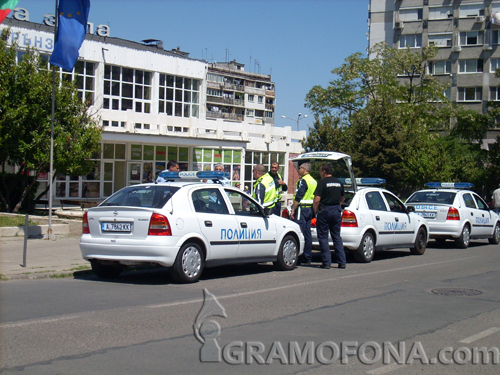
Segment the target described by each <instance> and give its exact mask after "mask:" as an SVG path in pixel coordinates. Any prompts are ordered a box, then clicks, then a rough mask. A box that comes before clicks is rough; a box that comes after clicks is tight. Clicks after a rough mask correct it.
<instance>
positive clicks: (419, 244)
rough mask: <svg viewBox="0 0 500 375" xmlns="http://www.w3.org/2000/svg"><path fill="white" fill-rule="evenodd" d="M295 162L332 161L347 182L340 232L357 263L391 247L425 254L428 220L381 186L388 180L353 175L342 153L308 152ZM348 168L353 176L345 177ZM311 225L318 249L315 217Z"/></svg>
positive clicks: (346, 158)
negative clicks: (405, 248)
mask: <svg viewBox="0 0 500 375" xmlns="http://www.w3.org/2000/svg"><path fill="white" fill-rule="evenodd" d="M292 161H294V163H297V164H296V167H298V165H299V164H300V163H302V162H306V161H307V162H309V163H311V162H318V161H319V162H321V163H324V162H329V163H332V166H333V170H334V173H336V174H337V176H335V177H337V178H339V179H340V180H341V181H342V182H343V183H344V190H345V200H344V203H343V205H342V208H343V212H342V222H341V229H340V235H341V237H342V242H343V244H344V249H345V250H346V253H347V250H350V251H351V252H352V254H353V256H354V258H355V259H356V260H357V261H358V262H362V263H369V262H371V261H372V259H373V256H374V254H375V251H377V250H383V249H391V248H404V247H409V248H410V252H411V253H412V254H415V255H422V254H424V252H425V250H426V248H427V241H428V239H429V228H428V226H427V221H426V220H425V219H424V218H423V217H421V216H419V215H417V214H415V212H414V211H415V209H414V208H413V207H406V206H405V204H404V203H403V202H402V201H401V200H400V199H399V198H397V197H396V196H395V195H394V194H393V193H391V192H390V191H388V190H385V189H382V188H380V187H378V186H380V185H382V184H383V183H385V180H383V179H380V178H354V172H353V170H352V164H351V158H350V156H349V155H346V154H342V153H337V152H315V153H306V154H302V155H300V156H298V157H295V158H293V159H292ZM343 166H344V168H343V169H344V170H343V171H342V167H343ZM346 170H347V173H348V175H349V176H350V177H347V178H346V177H343V176H345V173H346V172H345V171H346ZM311 224H312V225H311V227H312V228H311V232H312V240H313V247H315V248H318V247H319V242H318V237H317V232H316V227H315V219H313V220H312V223H311ZM330 246H333V243H332V241H331V237H330Z"/></svg>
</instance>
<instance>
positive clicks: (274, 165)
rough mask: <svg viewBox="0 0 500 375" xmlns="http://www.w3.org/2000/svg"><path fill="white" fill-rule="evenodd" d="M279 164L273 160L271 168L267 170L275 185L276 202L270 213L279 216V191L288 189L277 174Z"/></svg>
mask: <svg viewBox="0 0 500 375" xmlns="http://www.w3.org/2000/svg"><path fill="white" fill-rule="evenodd" d="M279 167H280V165H279V164H278V162H277V161H273V162H272V163H271V170H270V171H269V172H268V173H269V175H270V176H271V177H272V178H273V179H274V186H275V187H276V204H275V205H274V208H273V210H272V213H273V214H275V215H277V216H281V193H282V192H286V191H287V190H288V186H287V184H286V183H285V181H283V179H282V178H281V175H280V174H279V172H278V170H279Z"/></svg>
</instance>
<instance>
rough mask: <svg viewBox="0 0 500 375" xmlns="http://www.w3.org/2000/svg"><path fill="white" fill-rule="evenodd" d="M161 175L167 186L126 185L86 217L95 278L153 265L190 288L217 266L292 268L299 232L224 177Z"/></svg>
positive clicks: (85, 248) (300, 244)
mask: <svg viewBox="0 0 500 375" xmlns="http://www.w3.org/2000/svg"><path fill="white" fill-rule="evenodd" d="M160 175H161V177H163V178H164V179H165V180H166V181H165V182H162V183H147V184H138V185H132V186H128V187H125V188H123V189H121V190H119V191H117V192H116V193H114V194H113V195H111V196H110V197H109V198H107V199H106V200H105V201H103V202H102V203H101V204H100V205H99V206H97V207H94V208H91V209H89V210H88V211H87V212H86V213H85V215H84V217H83V224H82V228H83V231H82V236H81V239H80V250H81V252H82V256H83V258H84V259H86V260H88V261H90V263H91V266H92V270H93V271H94V273H95V274H96V275H97V276H99V277H102V278H111V277H117V276H118V275H119V274H120V273H121V272H122V271H123V270H124V269H125V268H126V267H128V266H137V265H144V264H156V265H160V266H163V267H167V268H169V269H170V271H171V274H172V276H173V278H174V279H175V280H177V281H179V282H185V283H190V282H196V281H197V280H198V279H199V278H200V276H201V274H202V272H203V269H204V268H205V267H213V266H218V265H223V264H235V263H261V262H273V263H274V265H275V268H276V269H278V270H292V269H294V268H295V266H296V264H297V260H298V257H299V255H300V254H301V253H302V251H303V248H304V237H303V235H302V233H301V232H300V227H299V226H298V225H297V224H295V223H293V222H291V221H290V220H286V219H283V218H281V217H278V216H276V215H269V212H268V210H267V209H264V208H263V207H262V206H260V205H259V204H258V203H257V202H256V201H255V200H254V199H253V198H252V197H250V196H249V195H248V194H246V193H244V192H243V191H241V190H240V189H238V188H235V187H231V186H227V185H224V184H222V183H220V180H221V179H223V178H227V177H228V173H227V172H205V171H194V172H191V171H188V172H167V171H165V172H161V173H160ZM200 180H210V182H211V183H201V182H199V181H200Z"/></svg>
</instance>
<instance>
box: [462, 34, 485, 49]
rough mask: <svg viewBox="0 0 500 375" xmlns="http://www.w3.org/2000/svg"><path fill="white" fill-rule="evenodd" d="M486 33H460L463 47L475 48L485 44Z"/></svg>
mask: <svg viewBox="0 0 500 375" xmlns="http://www.w3.org/2000/svg"><path fill="white" fill-rule="evenodd" d="M483 39H484V32H483V31H465V32H461V33H460V45H461V46H474V45H478V44H483Z"/></svg>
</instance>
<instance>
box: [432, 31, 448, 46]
mask: <svg viewBox="0 0 500 375" xmlns="http://www.w3.org/2000/svg"><path fill="white" fill-rule="evenodd" d="M452 37H453V34H451V33H448V34H429V45H434V46H436V47H451V40H452Z"/></svg>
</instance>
